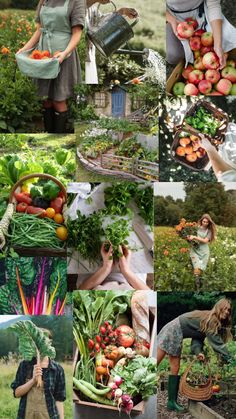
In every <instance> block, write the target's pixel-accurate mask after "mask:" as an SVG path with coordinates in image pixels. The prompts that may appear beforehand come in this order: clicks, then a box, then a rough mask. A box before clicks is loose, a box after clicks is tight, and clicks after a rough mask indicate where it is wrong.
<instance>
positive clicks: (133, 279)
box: [122, 270, 150, 290]
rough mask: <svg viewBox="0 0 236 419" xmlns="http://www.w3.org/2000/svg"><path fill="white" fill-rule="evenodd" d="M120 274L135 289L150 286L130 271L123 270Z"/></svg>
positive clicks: (145, 288)
mask: <svg viewBox="0 0 236 419" xmlns="http://www.w3.org/2000/svg"><path fill="white" fill-rule="evenodd" d="M122 274H123V275H124V277H125V279H126V280H127V281H128V283H129V285H130V286H131V287H132V288H134V289H135V290H149V289H150V288H149V287H148V286H147V285H146V284H145V283H144V282H143V281H141V279H139V278H138V277H137V276H136V275H135V274H134V273H133V272H132V271H130V270H123V271H122Z"/></svg>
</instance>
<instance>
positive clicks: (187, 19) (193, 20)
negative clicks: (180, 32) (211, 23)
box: [185, 17, 198, 30]
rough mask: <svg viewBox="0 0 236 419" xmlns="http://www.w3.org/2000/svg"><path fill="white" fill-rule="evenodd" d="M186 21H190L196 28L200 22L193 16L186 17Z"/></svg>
mask: <svg viewBox="0 0 236 419" xmlns="http://www.w3.org/2000/svg"><path fill="white" fill-rule="evenodd" d="M185 22H188V23H190V24H191V25H192V26H193V29H194V30H195V29H197V27H198V22H197V21H196V19H194V18H193V17H186V19H185Z"/></svg>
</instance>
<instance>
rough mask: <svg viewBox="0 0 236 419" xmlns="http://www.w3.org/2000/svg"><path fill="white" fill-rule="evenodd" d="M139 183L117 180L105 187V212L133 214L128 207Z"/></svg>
mask: <svg viewBox="0 0 236 419" xmlns="http://www.w3.org/2000/svg"><path fill="white" fill-rule="evenodd" d="M137 187H138V186H137V184H136V183H131V182H125V183H124V182H117V183H116V184H114V185H112V186H109V187H107V188H106V189H105V191H104V195H105V206H106V210H105V213H107V214H111V215H121V216H122V215H126V214H129V215H132V211H131V210H130V208H128V204H129V203H130V201H131V199H132V197H133V196H134V194H135V192H136V190H137Z"/></svg>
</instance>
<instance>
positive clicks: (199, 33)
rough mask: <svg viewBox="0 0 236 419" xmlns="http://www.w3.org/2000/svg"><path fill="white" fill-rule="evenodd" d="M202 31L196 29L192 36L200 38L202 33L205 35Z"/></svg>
mask: <svg viewBox="0 0 236 419" xmlns="http://www.w3.org/2000/svg"><path fill="white" fill-rule="evenodd" d="M205 32H206V31H204V29H198V30H197V31H195V32H194V36H202V34H203V33H205Z"/></svg>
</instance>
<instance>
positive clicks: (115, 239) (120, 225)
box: [105, 218, 130, 259]
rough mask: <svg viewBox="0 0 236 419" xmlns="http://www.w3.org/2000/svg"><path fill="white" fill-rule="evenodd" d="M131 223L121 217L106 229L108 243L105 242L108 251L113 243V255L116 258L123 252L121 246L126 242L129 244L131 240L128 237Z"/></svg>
mask: <svg viewBox="0 0 236 419" xmlns="http://www.w3.org/2000/svg"><path fill="white" fill-rule="evenodd" d="M129 233H130V225H129V221H127V220H125V219H124V218H120V219H119V220H117V221H115V222H114V223H112V224H109V225H108V226H107V227H106V229H105V237H106V241H107V243H106V244H105V250H106V251H107V252H108V250H109V247H110V244H112V250H113V252H112V253H113V257H114V259H119V257H120V256H122V253H121V252H120V250H119V246H120V245H122V244H124V245H128V244H129V242H128V240H127V237H129Z"/></svg>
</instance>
